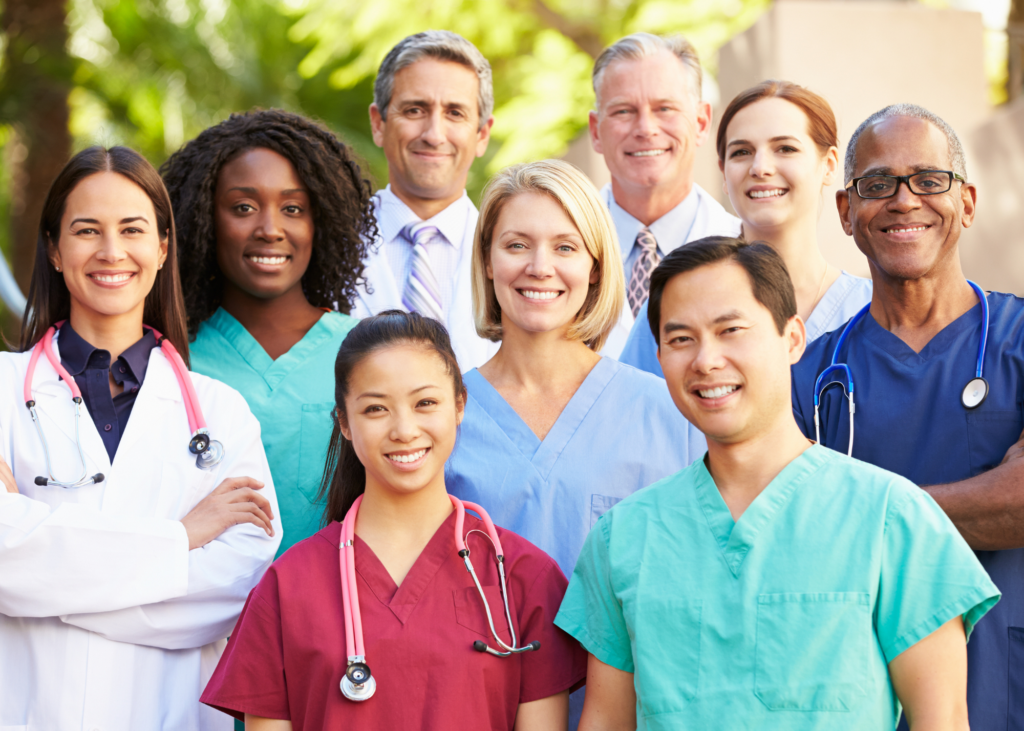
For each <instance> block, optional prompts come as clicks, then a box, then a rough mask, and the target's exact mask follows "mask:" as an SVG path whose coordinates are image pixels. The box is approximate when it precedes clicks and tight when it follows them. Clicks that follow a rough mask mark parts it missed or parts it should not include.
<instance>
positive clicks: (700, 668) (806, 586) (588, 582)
mask: <svg viewBox="0 0 1024 731" xmlns="http://www.w3.org/2000/svg"><path fill="white" fill-rule="evenodd" d="M998 598H999V591H998V590H997V589H996V587H995V585H994V584H993V583H992V582H991V581H990V580H989V577H988V575H987V574H986V573H985V571H984V569H983V568H982V567H981V565H980V564H979V563H978V560H977V558H975V556H974V553H973V552H972V551H971V549H970V548H969V547H968V546H967V543H966V542H965V541H964V540H963V538H961V537H960V534H959V533H958V532H957V531H956V528H954V526H953V524H952V523H951V522H950V520H949V519H948V518H947V517H946V515H945V513H943V512H942V510H941V509H940V508H939V507H938V505H937V504H936V503H935V501H934V500H932V498H931V497H930V496H929V495H928V494H927V493H925V492H924V491H922V490H920V489H918V488H917V487H916V486H914V485H913V484H911V483H910V482H908V481H907V480H905V479H903V478H901V477H899V476H897V475H895V474H892V473H890V472H886V471H884V470H881V469H879V468H877V467H873V466H871V465H868V464H866V463H863V462H859V461H857V460H852V459H849V458H847V457H846V456H844V455H841V454H838V453H836V452H833V451H832V450H829V449H825V448H823V447H819V446H812V447H811V448H809V449H807V450H806V451H805V452H804V453H803V454H801V455H800V456H799V457H797V458H796V459H795V460H793V461H792V462H791V463H790V464H789V465H787V466H786V467H785V469H783V470H782V472H780V473H779V474H778V476H776V478H775V479H774V480H772V482H771V483H770V484H769V485H768V486H767V487H766V488H765V490H764V491H763V492H762V493H761V494H760V495H759V496H758V497H757V499H756V500H754V502H753V503H752V504H751V505H750V507H748V508H747V510H746V512H744V513H743V515H742V516H740V519H739V521H737V522H734V521H733V519H732V516H731V515H730V513H729V509H728V508H727V507H726V504H725V501H724V500H723V499H722V496H721V493H720V492H719V491H718V488H717V487H716V486H715V483H714V480H713V479H712V477H711V475H710V473H709V472H708V470H707V467H706V466H705V464H704V460H698V461H697V462H695V463H693V464H692V465H691V466H689V467H687V468H686V469H684V470H683V471H682V472H679V473H678V474H676V475H673V476H672V477H668V478H666V479H664V480H662V481H661V482H658V483H655V484H654V485H652V486H651V487H649V488H647V489H645V490H641V491H640V492H637V493H634V494H633V495H632V496H630V497H628V498H626V499H625V500H623V501H622V502H621V503H619V504H618V505H617V506H615V507H614V508H612V509H611V510H610V511H608V513H606V514H605V515H604V516H603V517H602V518H601V519H600V520H599V521H598V523H597V525H596V526H595V527H594V529H593V530H592V531H591V532H590V535H589V536H588V537H587V540H586V542H585V544H584V547H583V552H582V554H581V555H580V559H579V562H578V563H577V564H576V569H575V571H574V572H573V576H572V580H571V582H570V584H569V589H568V591H567V593H566V595H565V599H564V601H563V603H562V606H561V609H560V610H559V612H558V616H557V617H556V619H555V624H557V625H558V626H559V627H561V628H562V629H564V630H565V631H566V632H568V633H569V634H571V635H573V636H574V637H576V638H577V639H578V640H579V641H580V642H581V643H582V644H583V646H584V647H586V648H587V650H588V651H589V652H590V653H592V654H593V655H594V656H595V657H597V658H598V659H599V660H601V661H602V662H604V663H605V664H607V665H611V666H612V667H615V668H618V669H620V670H623V671H625V672H629V673H634V683H635V686H636V694H637V709H636V710H637V724H638V725H637V728H638V729H652V730H653V729H679V728H730V729H757V728H785V729H787V730H794V731H800V730H801V729H826V728H827V729H829V731H837V730H840V729H850V730H851V731H852V730H854V729H856V730H857V731H862V730H864V729H892V728H895V726H896V722H897V719H898V718H899V713H900V706H899V703H898V701H897V699H896V696H895V694H894V692H893V689H892V684H891V682H890V680H889V675H888V667H887V666H888V663H889V662H891V661H892V660H893V658H895V657H896V656H897V655H899V654H900V653H901V652H903V651H904V650H906V649H907V648H909V647H911V646H912V645H913V644H914V643H916V642H918V641H919V640H921V639H923V638H924V637H926V636H927V635H929V634H931V633H932V632H933V631H934V630H936V629H938V628H939V627H940V626H941V625H943V624H944V623H945V622H947V621H949V620H950V619H952V618H954V617H956V616H957V615H960V616H962V617H963V621H964V627H965V630H966V632H967V634H968V635H970V632H971V630H972V629H973V627H974V625H975V623H976V622H977V621H978V620H979V619H980V618H981V617H982V616H983V615H984V614H985V613H986V612H987V611H988V610H989V609H990V608H991V607H992V606H993V605H994V604H995V603H996V601H998Z"/></svg>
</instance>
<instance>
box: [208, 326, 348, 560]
mask: <svg viewBox="0 0 1024 731" xmlns="http://www.w3.org/2000/svg"><path fill="white" fill-rule="evenodd" d="M357 322H359V320H358V319H356V318H354V317H350V316H349V315H342V314H341V313H338V312H325V313H324V315H323V317H321V318H320V320H319V322H317V323H316V324H315V325H314V326H313V327H311V328H310V329H309V332H307V333H306V334H305V336H304V337H303V338H302V340H300V341H299V342H297V343H296V344H295V345H293V346H292V348H291V350H289V351H288V352H287V353H285V354H284V355H282V356H281V357H280V358H278V359H277V360H273V359H271V357H270V356H269V355H267V352H266V351H265V350H264V349H263V346H261V345H260V344H259V343H258V342H256V339H255V338H254V337H253V336H252V335H250V334H249V331H248V330H246V329H245V328H244V327H242V324H241V323H239V322H238V320H236V319H235V318H234V317H232V316H231V315H229V314H228V313H227V312H225V311H224V310H223V309H218V310H217V311H216V312H215V313H213V315H212V316H211V317H210V319H208V320H206V321H205V322H203V323H202V324H201V325H200V326H199V332H198V333H197V335H196V340H195V342H194V343H191V344H190V345H189V352H190V353H191V355H192V370H193V371H195V372H196V373H202V374H203V375H206V376H210V377H211V378H216V379H217V380H218V381H223V382H224V383H226V384H228V385H229V386H231V387H232V388H234V389H235V390H237V391H238V392H239V393H241V394H242V396H243V397H244V398H245V400H246V402H248V404H249V408H250V409H251V410H252V413H253V414H255V415H256V418H257V419H259V422H260V429H261V434H262V437H263V448H264V449H265V450H266V452H267V460H268V461H269V462H270V473H271V474H272V475H273V476H274V489H275V490H276V491H277V502H278V509H279V510H280V511H281V524H282V526H283V528H284V538H283V540H282V541H281V547H280V548H279V549H278V552H277V555H278V556H280V555H281V554H282V553H284V552H285V551H286V550H287V549H288V548H290V547H291V546H292V545H294V544H295V543H298V542H299V541H301V540H303V539H304V538H308V537H309V536H311V535H313V534H314V533H316V532H317V531H318V530H320V528H321V527H322V526H321V524H320V520H321V518H322V516H323V507H324V506H323V502H322V501H321V502H318V501H317V499H316V495H317V491H318V490H319V489H320V480H321V478H322V477H323V472H324V463H325V462H326V461H327V447H328V444H329V442H330V440H331V429H332V427H333V424H332V422H331V410H332V409H333V408H334V361H335V359H336V358H337V356H338V349H339V348H341V343H342V341H343V340H344V339H345V336H346V335H348V332H349V330H351V329H352V328H353V327H355V325H356V323H357Z"/></svg>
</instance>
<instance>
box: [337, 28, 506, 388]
mask: <svg viewBox="0 0 1024 731" xmlns="http://www.w3.org/2000/svg"><path fill="white" fill-rule="evenodd" d="M373 96H374V101H373V104H371V105H370V123H371V126H372V128H373V141H374V142H375V143H376V144H377V146H378V147H381V148H383V150H384V155H385V157H386V158H387V161H388V179H389V185H388V186H387V187H386V188H384V189H383V190H381V191H379V192H378V193H377V196H376V206H377V226H378V229H379V231H380V238H379V239H378V242H377V245H376V246H374V247H373V248H372V250H371V253H370V254H369V256H368V258H367V260H366V280H367V283H366V285H364V286H363V287H362V288H361V289H360V292H359V296H358V298H357V300H356V302H355V303H354V304H353V308H352V314H353V315H355V316H356V317H367V316H369V315H373V314H376V313H378V312H381V311H383V310H390V309H401V310H408V311H416V312H419V313H420V314H422V315H425V316H428V317H433V318H435V319H437V320H440V321H441V322H442V323H444V325H445V327H447V328H448V332H449V334H450V335H451V338H452V345H453V346H454V348H455V354H456V355H457V356H458V359H459V365H460V366H461V367H462V369H463V370H468V369H470V368H474V367H476V366H478V365H480V364H482V363H483V362H484V361H486V360H487V359H488V358H490V356H491V355H493V353H494V352H495V351H496V350H497V344H495V343H491V342H490V341H488V340H484V339H483V338H481V337H479V336H478V335H477V334H476V328H475V326H474V324H473V306H472V293H471V284H470V261H471V259H472V256H473V232H474V230H475V228H476V220H477V210H476V207H475V206H474V205H473V202H472V201H470V199H469V196H467V195H466V178H467V177H468V176H469V168H470V166H471V165H472V164H473V160H474V159H476V158H478V157H480V156H482V155H483V154H484V152H486V151H487V143H488V142H489V141H490V135H491V126H492V125H493V124H494V117H492V116H491V111H492V110H493V108H494V91H493V87H492V84H491V67H490V64H489V63H487V59H485V58H484V57H483V55H482V54H481V53H480V51H479V50H477V48H476V47H475V46H474V45H473V44H472V43H470V42H469V41H467V40H466V39H465V38H463V37H462V36H460V35H458V34H456V33H452V32H450V31H427V32H424V33H417V34H415V35H411V36H409V37H407V38H405V39H404V40H402V41H400V42H399V43H398V45H396V46H395V47H394V48H392V49H391V51H390V52H389V53H388V55H387V56H386V57H385V58H384V61H383V62H382V63H381V65H380V69H379V70H378V73H377V80H376V82H375V84H374V94H373Z"/></svg>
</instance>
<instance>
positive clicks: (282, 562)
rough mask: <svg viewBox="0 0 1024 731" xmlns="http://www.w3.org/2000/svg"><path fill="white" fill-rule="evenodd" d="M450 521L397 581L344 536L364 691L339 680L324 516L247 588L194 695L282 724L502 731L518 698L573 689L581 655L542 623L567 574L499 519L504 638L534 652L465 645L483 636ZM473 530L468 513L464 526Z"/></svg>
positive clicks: (498, 602)
mask: <svg viewBox="0 0 1024 731" xmlns="http://www.w3.org/2000/svg"><path fill="white" fill-rule="evenodd" d="M454 527H455V514H454V513H453V514H452V515H450V516H448V518H447V519H446V520H445V521H444V523H442V524H441V526H440V527H439V528H438V529H437V531H436V532H435V534H434V536H433V537H432V538H431V539H430V541H429V542H428V543H427V545H426V547H425V548H424V549H423V551H422V552H421V554H420V555H419V557H418V558H417V559H416V562H415V563H414V564H413V566H412V568H411V569H410V570H409V573H408V575H407V576H406V578H405V580H404V581H403V582H402V584H401V585H400V586H397V587H396V585H395V582H394V580H393V579H392V578H391V576H390V575H389V574H388V573H387V570H386V569H385V568H384V565H383V564H382V563H381V562H380V560H379V559H378V558H377V556H375V555H374V553H373V551H372V550H371V549H370V547H369V546H368V545H367V544H366V543H365V542H364V541H362V539H360V538H359V537H358V536H357V537H356V540H355V563H356V581H357V583H358V594H359V606H360V610H361V613H362V620H363V636H364V641H365V650H366V662H367V664H369V666H370V667H371V668H372V670H373V675H374V677H375V678H376V679H377V690H376V693H375V694H374V696H373V697H372V698H370V699H368V700H366V701H364V702H360V703H355V702H352V701H349V700H346V699H345V698H344V697H343V696H342V695H341V692H340V690H339V688H338V683H339V681H340V679H341V676H342V673H343V672H344V669H345V666H346V657H347V655H348V652H349V651H348V648H346V647H345V629H344V621H343V613H342V605H341V603H342V596H341V584H340V576H339V574H338V541H339V539H340V536H341V525H340V524H339V523H337V522H334V523H331V524H330V525H329V526H327V527H326V528H324V529H323V530H321V531H320V532H319V533H317V534H316V535H314V536H312V537H311V538H309V539H307V540H305V541H302V542H301V543H299V544H297V545H296V546H295V547H294V548H293V549H292V550H291V551H289V552H288V553H287V554H286V555H284V556H282V557H281V558H280V559H279V560H278V561H277V562H275V563H274V565H273V566H271V567H270V569H269V571H268V572H267V574H266V575H265V576H264V577H263V580H262V581H261V582H260V583H259V585H258V586H257V587H256V589H254V590H253V592H252V594H251V595H250V597H249V601H248V602H247V603H246V608H245V610H244V611H243V612H242V616H241V617H240V618H239V620H238V624H237V625H236V626H235V631H234V633H233V635H232V637H231V640H230V641H229V642H228V646H227V649H226V651H225V653H224V656H223V657H222V659H221V661H220V664H219V665H218V667H217V670H216V671H215V672H214V675H213V678H212V679H211V680H210V683H209V684H208V685H207V687H206V690H205V692H204V693H203V698H202V700H203V702H204V703H207V704H209V705H212V706H214V707H217V708H220V709H221V710H224V711H226V712H229V713H231V714H232V715H233V716H235V717H236V718H241V717H242V715H243V714H244V713H249V714H252V715H257V716H263V717H265V718H278V719H288V720H290V721H291V722H292V727H293V728H294V729H295V731H305V730H310V729H312V730H315V731H320V729H326V728H367V729H422V731H442V730H447V729H450V728H452V727H453V724H455V719H458V724H456V725H458V726H459V727H460V728H468V729H485V728H486V729H495V730H496V731H503V730H507V731H512V729H513V726H514V724H515V717H516V712H517V710H518V708H519V704H520V703H528V702H530V701H534V700H540V699H542V698H547V697H549V696H552V695H555V694H557V693H561V692H563V691H565V690H569V689H571V688H572V687H574V686H576V685H578V684H580V683H581V681H582V679H583V678H584V676H585V674H586V662H587V655H586V653H585V652H584V651H583V649H582V648H581V647H580V646H579V644H578V643H577V642H575V641H574V640H573V639H572V638H571V637H569V636H568V635H566V634H565V633H564V632H562V631H561V630H559V629H558V628H556V627H555V626H554V624H553V619H554V615H555V613H556V612H557V610H558V605H559V603H560V602H561V599H562V596H563V595H564V592H565V587H566V583H567V582H566V579H565V577H564V576H563V575H562V573H561V572H560V571H559V570H558V566H556V565H555V563H554V562H553V561H552V560H551V559H550V558H549V557H547V556H545V555H544V553H543V552H541V551H540V550H538V549H537V548H536V547H535V546H532V545H531V544H530V543H528V542H527V541H524V540H522V539H521V538H519V537H518V536H516V535H514V534H512V533H509V532H508V531H506V530H504V529H502V528H498V533H499V536H500V538H501V543H502V547H503V549H504V551H505V570H506V574H507V577H508V586H509V595H510V608H511V613H512V621H513V625H514V628H515V630H516V637H517V638H527V639H528V640H529V641H534V640H537V641H539V642H540V643H541V648H540V650H538V651H537V652H528V653H524V654H521V655H516V656H513V657H508V658H498V657H493V656H491V655H487V654H484V653H479V652H477V651H475V650H474V649H473V643H474V642H475V641H476V640H484V641H486V640H488V639H489V636H490V635H489V630H488V625H487V617H486V615H485V614H484V609H483V605H482V602H481V599H480V596H479V594H478V593H477V590H476V587H475V586H474V585H473V580H472V578H470V576H469V574H468V573H467V572H466V568H465V566H464V564H463V563H462V561H461V560H460V559H459V556H458V553H457V550H456V547H455V539H454ZM481 528H483V522H482V521H480V520H479V519H478V518H476V517H475V516H473V515H472V514H468V513H467V515H466V523H465V530H466V531H467V532H469V531H471V530H474V529H481ZM468 545H469V546H470V549H471V550H472V551H473V558H474V562H473V563H474V566H475V568H476V571H477V574H478V576H479V578H480V582H481V584H482V585H483V587H484V594H485V595H486V597H487V603H488V606H489V607H490V610H491V613H492V616H493V617H494V620H495V626H496V628H497V630H498V632H499V634H501V635H502V637H503V639H505V640H506V641H508V640H509V639H510V638H509V637H508V635H507V632H508V623H507V620H506V618H505V613H504V608H503V604H502V599H501V593H500V589H499V586H498V573H497V568H496V564H495V561H494V553H493V549H492V548H491V546H490V543H489V542H488V541H487V540H486V539H484V538H481V537H480V536H479V535H477V534H473V535H472V536H470V538H469V541H468Z"/></svg>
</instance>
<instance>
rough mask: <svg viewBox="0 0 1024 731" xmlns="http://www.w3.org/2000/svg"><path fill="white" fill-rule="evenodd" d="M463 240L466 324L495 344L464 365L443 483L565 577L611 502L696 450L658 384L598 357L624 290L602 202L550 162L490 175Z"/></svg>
mask: <svg viewBox="0 0 1024 731" xmlns="http://www.w3.org/2000/svg"><path fill="white" fill-rule="evenodd" d="M473 246H474V249H473V308H474V311H475V316H476V327H477V332H479V333H480V335H481V336H483V337H487V338H490V339H491V340H494V341H499V342H500V343H501V347H500V348H499V349H498V352H497V353H496V354H495V355H494V357H493V358H492V359H491V360H489V361H488V362H487V363H485V364H484V365H482V366H480V368H478V369H473V370H470V371H469V372H467V373H466V374H465V380H466V388H467V390H468V392H469V396H468V398H467V401H466V417H465V419H464V420H463V422H462V433H461V436H460V438H459V444H458V448H457V449H456V450H455V452H454V454H453V455H452V458H451V460H449V463H448V470H449V475H450V485H451V491H452V492H453V493H454V494H455V495H457V496H458V497H461V498H464V499H467V500H473V501H474V502H478V503H480V504H481V505H483V506H484V507H486V508H487V509H488V510H491V511H492V514H493V515H494V519H495V521H496V522H498V523H499V524H501V525H504V526H506V527H507V528H509V529H510V530H513V531H515V532H516V533H518V534H519V535H521V536H523V537H524V538H526V539H527V540H529V541H531V542H533V543H535V544H536V545H537V546H539V547H540V548H542V549H543V550H544V551H545V552H547V553H548V554H549V555H551V556H552V557H553V558H554V559H555V560H556V561H558V564H559V566H560V567H561V568H562V571H563V572H564V573H565V574H566V575H570V574H571V573H572V569H573V566H574V565H575V563H576V557H577V556H578V554H579V551H580V548H581V547H582V545H583V540H584V539H585V538H586V536H587V533H588V531H589V530H590V528H591V526H593V525H594V523H595V522H596V521H597V519H598V518H599V517H600V516H601V515H602V514H603V513H604V512H605V511H606V510H607V509H608V508H610V507H611V506H612V505H614V504H615V503H617V502H618V501H619V500H621V499H622V498H624V497H626V496H627V495H630V494H631V493H633V492H635V491H636V490H639V489H640V488H642V487H645V486H646V485H649V484H651V483H652V482H655V481H657V480H659V479H661V478H663V477H666V476H668V475H670V474H673V473H675V472H677V471H679V470H680V469H682V468H683V467H685V466H686V465H688V464H689V463H690V462H692V461H693V460H694V459H695V458H696V457H697V456H699V455H700V454H702V453H703V451H704V441H703V436H702V435H701V434H700V433H699V432H697V431H696V430H694V429H693V428H692V427H691V426H690V424H689V423H687V421H686V420H685V419H684V418H683V417H682V416H681V415H680V414H679V411H678V410H677V409H676V408H675V406H674V405H673V403H672V401H671V399H670V397H669V394H668V392H667V391H666V390H665V384H664V382H662V381H660V380H659V379H657V378H654V377H652V376H651V375H650V374H647V373H641V372H640V371H637V370H636V369H634V368H631V367H629V366H624V365H622V364H621V363H619V362H617V361H615V360H613V359H611V358H607V357H602V356H601V355H599V354H598V351H599V350H600V349H601V345H602V344H603V343H604V340H605V338H606V337H607V335H608V333H609V332H610V331H611V329H612V328H613V327H614V326H615V323H616V322H617V321H618V317H619V313H620V311H621V309H622V304H623V301H624V299H625V283H624V276H623V270H622V262H621V260H620V258H619V247H618V244H617V242H616V240H615V233H614V228H613V226H612V222H611V216H610V215H609V213H608V209H607V208H606V207H605V206H604V204H603V203H602V202H601V199H600V198H599V197H598V194H597V191H596V190H595V189H594V187H593V185H592V184H591V182H590V181H589V180H588V179H587V178H586V176H584V175H583V173H582V172H580V171H579V170H578V169H577V168H575V167H573V166H572V165H570V164H568V163H566V162H562V161H559V160H544V161H541V162H535V163H527V164H523V165H515V166H513V167H510V168H507V169H505V170H503V171H502V172H500V173H498V174H497V175H496V176H495V177H494V179H492V180H491V181H490V183H488V185H487V188H486V189H485V191H484V195H483V201H482V204H481V207H480V219H479V222H478V223H477V229H476V237H475V239H474V244H473Z"/></svg>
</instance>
